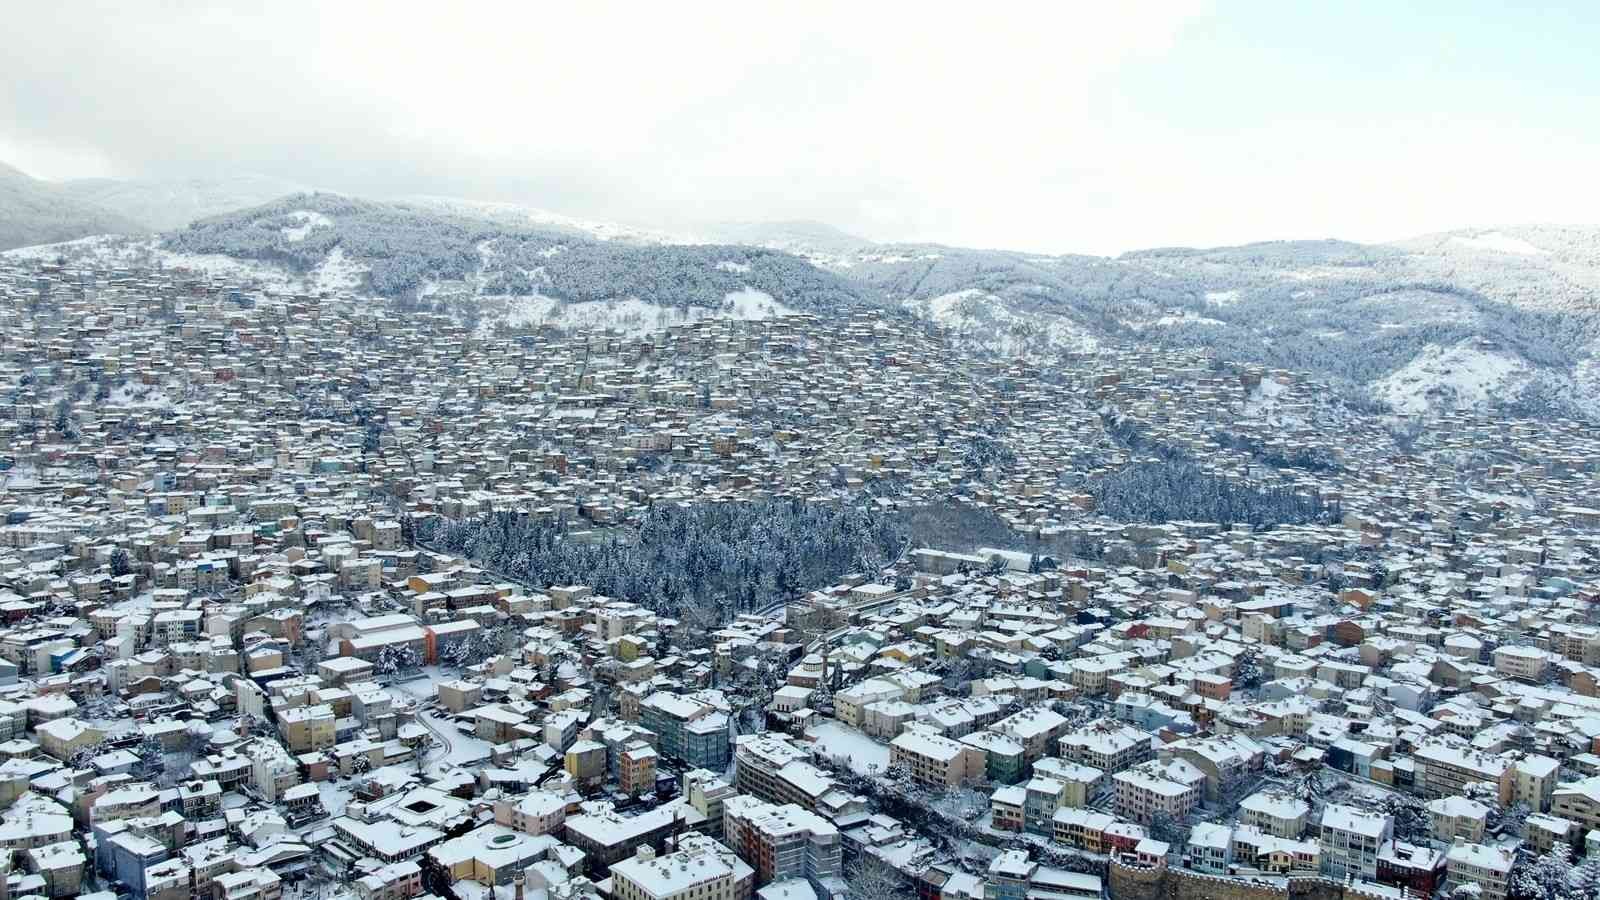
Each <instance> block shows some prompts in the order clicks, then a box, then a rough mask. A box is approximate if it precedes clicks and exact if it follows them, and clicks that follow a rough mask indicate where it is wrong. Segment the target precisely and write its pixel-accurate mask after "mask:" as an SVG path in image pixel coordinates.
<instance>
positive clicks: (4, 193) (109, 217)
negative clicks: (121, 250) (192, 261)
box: [0, 163, 151, 250]
mask: <svg viewBox="0 0 1600 900" xmlns="http://www.w3.org/2000/svg"><path fill="white" fill-rule="evenodd" d="M149 230H151V229H149V228H147V227H146V226H144V225H143V224H141V223H140V222H137V221H134V220H133V219H130V218H128V217H126V216H124V215H122V214H120V213H118V212H116V211H114V210H111V209H108V208H106V207H104V206H100V205H97V204H95V203H92V202H89V201H86V200H83V199H80V198H78V197H75V196H73V195H72V194H71V193H70V192H68V191H65V190H63V189H62V187H61V186H60V185H57V184H52V183H50V182H48V181H40V180H39V179H37V178H31V177H29V176H28V175H27V174H25V173H23V172H21V171H19V170H17V169H13V168H11V167H10V166H7V165H5V164H4V163H0V250H6V249H9V248H12V247H25V246H28V245H31V244H48V243H53V242H56V241H70V240H73V239H74V238H80V237H84V236H86V235H91V234H104V233H106V232H123V233H130V234H132V233H139V232H145V231H149Z"/></svg>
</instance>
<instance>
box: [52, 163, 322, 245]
mask: <svg viewBox="0 0 1600 900" xmlns="http://www.w3.org/2000/svg"><path fill="white" fill-rule="evenodd" d="M60 189H61V191H62V192H63V193H64V194H66V195H67V196H70V197H73V198H74V199H77V200H81V201H83V202H85V203H92V204H94V205H96V206H99V207H102V208H105V209H108V210H111V211H112V212H115V213H119V214H121V215H123V216H126V217H127V218H129V219H132V220H133V221H136V222H142V223H145V224H146V225H147V226H148V227H150V228H152V229H155V230H158V231H167V230H170V229H173V228H182V227H183V226H185V225H188V224H189V223H190V222H193V221H195V220H196V219H203V218H207V217H210V216H217V215H222V214H224V213H230V212H234V211H235V210H240V209H247V208H249V207H252V206H259V205H261V204H263V203H267V202H269V201H272V200H275V199H277V198H278V197H282V196H285V195H287V194H296V193H303V192H304V191H305V190H306V187H305V186H304V185H300V184H295V183H294V182H291V181H285V180H284V179H281V178H272V177H270V176H266V175H237V176H230V177H219V178H179V179H131V180H121V179H113V178H85V179H78V180H74V181H66V182H62V183H61V185H60Z"/></svg>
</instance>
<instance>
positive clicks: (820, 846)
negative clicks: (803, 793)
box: [722, 797, 843, 894]
mask: <svg viewBox="0 0 1600 900" xmlns="http://www.w3.org/2000/svg"><path fill="white" fill-rule="evenodd" d="M722 815H723V829H724V831H723V842H724V843H725V844H727V845H728V846H729V847H731V848H733V850H734V852H735V853H737V854H739V857H740V858H741V859H743V860H744V861H745V862H746V863H749V864H750V866H751V868H753V869H755V873H756V885H757V887H759V886H762V885H766V884H771V883H772V882H774V881H783V880H786V879H790V878H804V879H806V880H807V881H809V882H811V884H812V886H813V887H816V888H818V889H819V890H821V891H824V892H825V894H826V893H831V892H833V891H835V890H838V889H839V888H841V887H842V886H843V885H842V883H841V881H840V874H841V870H840V866H841V862H840V855H839V854H840V842H839V830H838V829H837V828H835V827H834V825H833V823H832V822H829V821H828V820H827V819H824V818H822V817H821V816H819V815H817V814H815V813H812V812H808V811H806V810H804V809H801V808H800V807H798V806H795V805H794V804H787V805H784V806H775V805H773V804H771V803H766V802H764V801H761V800H757V799H756V798H754V797H730V798H728V799H727V800H726V801H725V802H724V803H723V807H722Z"/></svg>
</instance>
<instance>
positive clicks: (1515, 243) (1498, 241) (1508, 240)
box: [1450, 231, 1550, 256]
mask: <svg viewBox="0 0 1600 900" xmlns="http://www.w3.org/2000/svg"><path fill="white" fill-rule="evenodd" d="M1450 241H1451V243H1455V244H1461V245H1462V246H1465V247H1471V248H1472V249H1474V250H1492V251H1494V252H1495V253H1515V254H1517V255H1519V256H1548V255H1549V254H1550V251H1548V250H1541V249H1539V248H1538V247H1535V246H1534V245H1532V244H1530V243H1528V242H1527V241H1525V240H1523V239H1522V238H1514V237H1512V236H1511V235H1509V234H1505V233H1503V232H1499V231H1490V232H1488V233H1486V234H1480V235H1477V236H1476V237H1462V236H1461V235H1455V236H1453V237H1451V238H1450Z"/></svg>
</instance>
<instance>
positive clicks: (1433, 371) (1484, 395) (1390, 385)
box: [1372, 343, 1531, 413]
mask: <svg viewBox="0 0 1600 900" xmlns="http://www.w3.org/2000/svg"><path fill="white" fill-rule="evenodd" d="M1529 377H1531V376H1530V374H1529V370H1528V365H1527V363H1525V362H1523V361H1522V360H1521V359H1519V358H1517V357H1515V356H1510V355H1508V354H1505V353H1499V352H1496V351H1492V350H1485V349H1481V348H1478V347H1474V346H1472V345H1471V344H1470V343H1461V344H1457V345H1455V346H1453V347H1448V348H1446V347H1440V346H1439V345H1437V344H1429V345H1428V346H1427V347H1426V348H1424V350H1423V351H1422V352H1421V353H1419V354H1418V355H1417V356H1416V358H1414V359H1412V360H1411V362H1409V363H1407V364H1406V365H1405V366H1404V367H1402V368H1400V369H1399V370H1397V371H1395V372H1393V373H1391V374H1389V375H1388V376H1386V377H1384V378H1382V379H1380V380H1379V381H1377V382H1375V383H1374V384H1373V391H1372V392H1373V396H1375V397H1377V398H1378V399H1380V400H1383V401H1385V402H1387V403H1388V404H1389V405H1391V406H1393V407H1394V409H1395V411H1397V412H1402V413H1420V412H1424V411H1426V410H1427V409H1428V408H1429V407H1430V406H1433V405H1436V404H1440V403H1442V404H1443V405H1446V406H1477V405H1479V404H1482V403H1484V402H1485V401H1487V400H1489V399H1490V398H1491V397H1507V396H1509V395H1510V394H1512V393H1513V392H1514V391H1515V390H1516V388H1517V387H1519V386H1520V385H1521V384H1522V383H1524V382H1526V381H1527V379H1528V378H1529Z"/></svg>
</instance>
